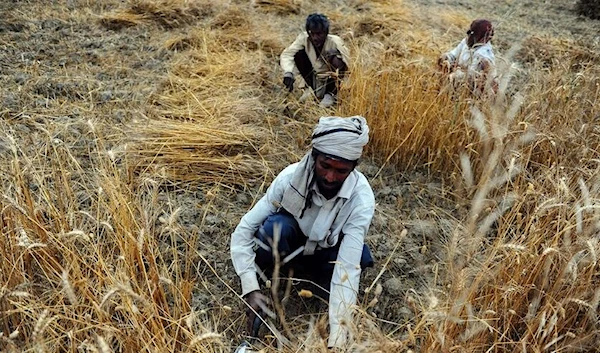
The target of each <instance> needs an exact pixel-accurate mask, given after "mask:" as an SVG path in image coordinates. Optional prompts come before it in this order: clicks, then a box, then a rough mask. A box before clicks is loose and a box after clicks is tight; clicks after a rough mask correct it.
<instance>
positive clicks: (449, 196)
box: [0, 0, 600, 352]
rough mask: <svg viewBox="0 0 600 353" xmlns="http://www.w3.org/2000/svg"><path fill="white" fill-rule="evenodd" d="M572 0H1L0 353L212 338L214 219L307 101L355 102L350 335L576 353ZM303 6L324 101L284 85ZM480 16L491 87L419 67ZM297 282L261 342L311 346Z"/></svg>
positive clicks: (591, 102) (319, 341) (385, 346)
mask: <svg viewBox="0 0 600 353" xmlns="http://www.w3.org/2000/svg"><path fill="white" fill-rule="evenodd" d="M574 7H575V5H574V2H573V1H560V0H557V1H547V2H542V1H511V0H503V1H493V2H492V1H479V0H477V1H468V2H466V1H451V0H448V1H444V0H438V1H434V0H424V1H399V0H395V1H394V0H390V1H383V0H382V1H361V0H350V1H341V0H334V1H328V2H326V3H324V2H319V1H309V0H305V1H289V0H287V1H286V0H270V1H267V0H264V1H263V0H255V1H252V2H250V1H237V0H233V1H203V0H197V1H192V0H188V1H185V0H162V1H146V0H131V1H129V0H128V1H113V0H107V1H104V2H95V1H83V0H66V1H53V2H46V1H14V2H2V3H0V13H1V14H2V16H1V17H2V18H1V19H0V46H1V48H2V50H1V51H0V87H1V88H0V180H1V185H2V188H1V192H0V216H1V218H0V227H1V230H2V236H1V239H0V350H1V351H7V352H22V351H35V352H63V351H73V352H75V351H77V352H88V351H90V352H92V351H100V352H113V351H114V352H165V351H176V352H179V351H186V352H231V351H233V350H234V349H235V347H236V346H237V344H239V343H240V342H241V341H242V340H243V339H245V338H246V336H245V335H246V333H245V332H244V319H243V317H244V306H243V304H242V300H241V298H239V295H238V294H239V292H240V287H239V281H238V279H237V276H236V275H235V272H234V271H233V268H232V265H231V261H230V260H229V236H230V234H231V232H232V231H233V229H234V227H235V226H236V224H237V222H238V221H239V219H240V217H241V216H242V215H243V214H244V213H245V211H247V210H248V209H249V208H250V207H251V206H252V204H253V203H254V202H255V201H256V200H257V199H258V198H259V197H261V196H262V193H263V192H264V191H265V189H266V187H267V186H268V184H269V182H270V181H271V180H272V179H273V177H274V176H275V175H276V174H277V173H278V172H279V171H280V170H281V169H282V168H283V167H285V166H286V165H287V164H289V163H292V162H295V161H297V160H299V159H300V158H301V156H302V155H303V154H304V153H305V151H306V148H307V144H308V142H309V141H308V137H309V135H310V132H311V129H312V127H313V125H314V123H315V122H316V121H317V119H318V117H320V116H324V115H344V116H347V115H356V114H361V115H363V116H365V117H366V118H367V120H368V121H369V124H370V126H371V129H372V134H371V142H370V144H369V147H368V150H367V153H366V155H365V158H364V160H363V161H362V162H361V164H360V170H361V171H362V172H363V173H364V174H365V175H366V176H367V177H368V178H369V180H370V182H371V184H372V186H373V189H374V192H375V194H376V200H377V209H376V213H375V217H374V220H373V224H372V226H371V229H370V232H369V235H368V237H367V242H368V243H369V245H370V246H371V248H372V250H373V254H374V256H375V258H376V261H377V262H376V266H375V268H374V269H369V270H368V271H366V272H365V273H364V274H363V276H362V278H361V289H360V293H359V304H358V307H357V315H356V320H355V322H353V323H351V324H350V325H351V327H352V331H353V332H354V343H353V345H352V346H350V347H348V351H353V352H403V351H410V350H412V351H418V352H451V351H458V352H486V351H489V352H513V351H516V350H522V351H534V352H543V351H544V352H545V351H566V352H569V351H593V350H594V349H596V348H595V347H598V346H599V345H600V344H599V342H598V341H599V332H598V317H597V316H598V304H599V302H600V289H598V288H599V287H598V264H597V261H598V260H597V255H598V250H599V248H600V244H599V239H598V235H597V234H598V231H599V230H600V228H599V226H600V223H599V218H598V217H599V214H598V206H597V205H598V201H597V200H598V196H599V194H600V184H599V183H598V161H599V160H600V159H599V158H598V151H599V147H600V136H599V131H598V127H597V126H596V124H597V122H598V119H599V118H600V101H599V100H598V96H599V95H600V72H599V69H598V67H599V65H598V64H599V63H600V22H598V21H593V20H589V19H585V18H579V17H577V16H576V14H575V13H574ZM312 12H323V13H325V14H326V15H327V16H328V17H329V18H330V19H331V21H332V32H333V33H336V34H339V35H340V36H341V37H342V38H344V39H345V40H346V43H347V44H348V46H349V47H350V49H351V52H352V54H353V63H352V66H351V70H352V74H351V75H350V77H349V79H348V80H347V81H346V82H345V83H344V85H343V87H342V89H341V93H340V98H341V103H340V104H339V106H337V107H336V108H335V109H331V110H323V109H321V108H319V107H318V105H316V104H315V103H314V102H303V103H300V102H298V98H299V95H300V93H299V92H298V91H295V92H294V93H292V94H287V93H286V92H285V91H284V90H282V87H281V82H280V81H281V77H282V73H281V72H280V69H279V67H278V55H279V53H280V52H281V51H282V50H283V48H284V47H285V46H286V45H287V44H288V43H290V42H291V41H292V40H293V38H294V37H295V36H296V34H297V33H298V32H299V31H300V30H302V28H303V23H304V19H305V18H306V15H308V14H309V13H312ZM479 17H486V18H489V19H491V20H492V21H493V22H494V23H495V24H496V35H495V38H494V41H493V43H494V47H495V50H496V55H497V56H498V57H499V58H498V66H499V71H500V73H501V75H502V82H503V84H502V85H501V87H502V91H501V94H500V95H499V96H498V99H497V100H491V99H490V100H488V99H481V100H474V99H472V98H471V97H469V96H467V95H465V92H461V91H458V92H453V91H452V90H450V88H449V87H447V86H446V85H444V83H443V81H442V80H441V77H440V75H439V73H438V72H437V71H436V68H435V61H436V59H437V56H438V55H439V54H440V53H441V52H443V51H446V50H448V49H450V48H451V47H452V46H453V45H455V44H456V43H457V42H458V41H460V39H461V38H462V36H463V35H464V32H465V30H466V28H467V27H468V25H469V23H470V22H471V20H472V19H474V18H479ZM286 285H287V284H286V283H285V282H283V283H281V287H283V288H286ZM297 289H298V288H290V290H289V292H286V293H283V292H282V293H280V294H281V295H280V296H276V297H275V298H274V299H275V300H283V307H284V308H285V316H284V315H283V314H282V313H279V315H276V316H275V317H272V318H271V317H269V318H266V321H267V322H268V323H269V327H270V330H269V329H267V328H266V327H265V328H263V332H262V333H263V337H264V338H263V339H262V340H261V341H260V342H257V347H259V348H262V349H264V351H265V352H272V351H286V352H287V351H289V352H292V351H293V352H298V351H303V352H319V351H326V347H325V346H324V345H325V343H324V342H326V340H325V338H326V328H327V325H326V323H327V321H326V313H327V310H326V306H325V305H324V304H323V303H321V302H320V301H319V300H318V299H316V298H301V297H299V296H298V295H297V294H296V290H297ZM284 292H285V291H284ZM285 296H287V298H286V299H284V297H285ZM284 343H285V344H284Z"/></svg>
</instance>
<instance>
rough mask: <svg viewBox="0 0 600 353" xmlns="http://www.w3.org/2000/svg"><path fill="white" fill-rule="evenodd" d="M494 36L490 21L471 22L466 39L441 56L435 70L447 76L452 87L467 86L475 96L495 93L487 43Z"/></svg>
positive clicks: (493, 59) (493, 73)
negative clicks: (465, 84)
mask: <svg viewBox="0 0 600 353" xmlns="http://www.w3.org/2000/svg"><path fill="white" fill-rule="evenodd" d="M493 36H494V27H493V26H492V23H491V22H490V21H488V20H486V19H478V20H475V21H473V22H472V23H471V26H470V27H469V30H468V31H467V37H466V38H464V39H463V40H462V41H461V42H460V43H459V44H458V45H457V46H456V47H455V48H454V49H452V50H451V51H449V52H447V53H445V54H443V55H442V56H440V58H439V59H438V66H439V67H440V69H442V71H443V72H445V73H448V74H449V78H450V81H451V82H452V83H453V84H455V85H456V84H458V83H463V82H466V83H467V84H468V85H469V87H470V89H471V90H472V91H473V92H474V93H475V94H477V95H479V94H481V93H483V92H484V91H485V90H486V87H490V88H491V89H492V90H493V91H496V89H497V82H496V63H495V58H494V51H493V49H492V44H491V43H490V40H491V39H492V37H493Z"/></svg>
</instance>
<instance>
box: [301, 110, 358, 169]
mask: <svg viewBox="0 0 600 353" xmlns="http://www.w3.org/2000/svg"><path fill="white" fill-rule="evenodd" d="M367 142H369V126H368V125H367V120H366V119H365V118H363V117H362V116H360V115H356V116H351V117H348V118H341V117H338V116H324V117H322V118H320V119H319V124H318V125H317V126H316V127H315V130H314V131H313V135H312V146H313V148H314V149H317V150H318V151H320V152H323V153H326V154H330V155H332V156H336V157H340V158H343V159H347V160H349V161H355V160H357V159H359V158H360V156H361V155H362V151H363V147H364V145H366V144H367Z"/></svg>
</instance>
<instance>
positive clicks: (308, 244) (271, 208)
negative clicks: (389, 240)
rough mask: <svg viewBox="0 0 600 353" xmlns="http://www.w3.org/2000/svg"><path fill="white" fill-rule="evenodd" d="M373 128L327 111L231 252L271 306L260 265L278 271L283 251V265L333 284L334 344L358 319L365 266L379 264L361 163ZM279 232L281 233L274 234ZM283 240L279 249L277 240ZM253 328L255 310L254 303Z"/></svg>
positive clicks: (249, 289) (252, 302)
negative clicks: (372, 247) (370, 243)
mask: <svg viewBox="0 0 600 353" xmlns="http://www.w3.org/2000/svg"><path fill="white" fill-rule="evenodd" d="M368 134H369V127H368V125H367V122H366V120H365V119H364V118H363V117H361V116H354V117H349V118H340V117H322V118H321V119H320V120H319V123H318V125H317V126H316V127H315V129H314V132H313V134H312V149H311V151H309V152H308V153H307V154H306V155H305V156H304V157H303V158H302V160H301V161H300V162H298V163H294V164H292V165H290V166H288V167H286V168H285V169H284V170H283V171H282V172H281V173H279V175H278V176H277V177H276V178H275V180H274V181H273V183H272V184H271V185H270V186H269V188H268V189H267V192H266V194H265V195H264V196H263V197H262V198H261V199H260V200H259V201H258V202H257V203H256V205H255V206H254V207H253V208H252V209H251V210H250V211H248V213H246V215H244V217H243V218H242V219H241V221H240V223H239V225H238V226H237V228H236V229H235V231H234V232H233V234H232V236H231V258H232V260H233V265H234V267H235V270H236V272H237V274H238V276H239V277H240V280H241V284H242V294H243V296H244V298H245V300H246V301H247V304H248V305H249V306H250V307H252V308H253V309H254V310H255V311H257V312H258V311H259V310H260V308H261V307H264V302H265V300H266V297H265V296H264V295H263V294H261V292H260V287H259V282H258V278H257V272H258V271H260V272H263V273H271V271H272V270H273V266H274V265H275V263H274V254H273V251H277V252H278V253H277V254H278V255H279V256H278V257H279V259H280V261H279V264H280V265H281V266H282V268H281V272H282V273H284V274H285V273H287V272H284V271H289V270H293V271H294V273H295V275H294V276H295V277H304V278H307V279H310V280H312V281H314V282H315V283H316V284H318V285H320V286H323V287H324V288H325V289H326V290H328V291H329V293H327V294H326V295H325V297H327V296H328V297H329V331H330V332H329V340H328V345H329V347H343V346H344V344H345V342H346V340H347V335H348V326H347V325H345V323H351V322H352V321H351V320H352V306H353V305H354V304H355V303H356V297H357V293H358V285H359V278H360V274H361V270H362V269H364V268H366V267H371V266H373V259H372V257H371V253H370V251H369V248H368V247H367V245H366V244H365V236H366V235H367V231H368V230H369V226H370V224H371V219H372V218H373V213H374V210H375V198H374V196H373V191H372V189H371V186H370V185H369V182H368V181H367V179H366V178H365V176H364V175H363V174H362V173H360V172H359V171H358V170H356V165H357V163H358V159H359V158H360V156H361V154H362V151H363V147H364V145H365V144H366V143H367V142H368V139H369V135H368ZM274 238H275V240H274ZM274 243H277V249H272V248H271V247H272V245H273V244H274ZM247 313H248V327H250V326H251V325H252V322H253V321H254V318H255V312H254V311H252V310H248V311H247Z"/></svg>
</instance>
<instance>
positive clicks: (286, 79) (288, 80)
mask: <svg viewBox="0 0 600 353" xmlns="http://www.w3.org/2000/svg"><path fill="white" fill-rule="evenodd" d="M283 85H284V86H285V87H286V88H287V89H288V90H289V91H290V92H291V91H292V90H293V89H294V73H293V72H286V73H285V74H283Z"/></svg>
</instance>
